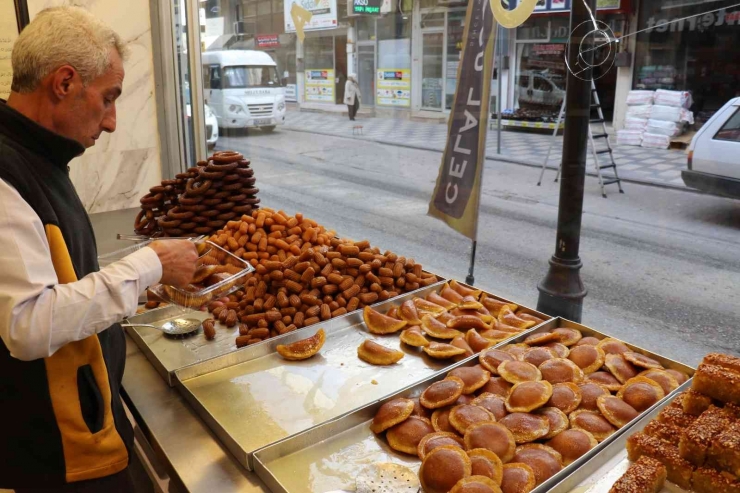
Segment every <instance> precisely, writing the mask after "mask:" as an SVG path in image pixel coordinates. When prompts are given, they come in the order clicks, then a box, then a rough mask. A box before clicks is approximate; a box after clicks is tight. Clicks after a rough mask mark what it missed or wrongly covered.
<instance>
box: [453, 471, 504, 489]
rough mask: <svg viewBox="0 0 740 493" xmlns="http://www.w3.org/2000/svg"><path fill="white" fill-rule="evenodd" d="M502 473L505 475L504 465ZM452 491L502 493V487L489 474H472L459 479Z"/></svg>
mask: <svg viewBox="0 0 740 493" xmlns="http://www.w3.org/2000/svg"><path fill="white" fill-rule="evenodd" d="M501 474H502V475H503V467H502V468H501ZM450 493H501V488H499V486H498V484H496V482H495V481H494V480H492V479H491V478H489V477H487V476H470V477H469V478H463V479H461V480H460V481H458V482H457V484H456V485H455V486H454V487H453V488H452V489H451V490H450Z"/></svg>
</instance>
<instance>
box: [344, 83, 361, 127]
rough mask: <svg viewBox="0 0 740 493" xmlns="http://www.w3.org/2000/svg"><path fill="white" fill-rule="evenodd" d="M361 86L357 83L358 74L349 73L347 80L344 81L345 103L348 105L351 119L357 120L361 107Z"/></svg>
mask: <svg viewBox="0 0 740 493" xmlns="http://www.w3.org/2000/svg"><path fill="white" fill-rule="evenodd" d="M361 99H362V97H361V94H360V86H359V84H357V74H349V76H347V82H345V83H344V104H346V105H347V111H348V112H349V119H350V120H351V121H355V115H357V111H358V110H359V109H360V100H361Z"/></svg>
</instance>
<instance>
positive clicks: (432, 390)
mask: <svg viewBox="0 0 740 493" xmlns="http://www.w3.org/2000/svg"><path fill="white" fill-rule="evenodd" d="M464 387H465V383H463V381H462V380H460V379H459V378H457V377H447V378H445V379H444V380H440V381H438V382H434V383H433V384H431V385H430V386H429V387H427V389H426V390H425V391H424V392H422V393H421V397H419V402H421V405H422V406H424V407H425V408H427V409H439V408H440V407H445V406H449V405H450V404H452V403H453V402H455V401H456V400H457V399H458V397H460V396H461V395H462V390H463V388H464Z"/></svg>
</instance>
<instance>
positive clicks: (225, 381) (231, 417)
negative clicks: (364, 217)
mask: <svg viewBox="0 0 740 493" xmlns="http://www.w3.org/2000/svg"><path fill="white" fill-rule="evenodd" d="M442 285H443V283H442V282H440V283H437V284H433V285H431V286H428V287H426V288H422V289H419V290H417V291H414V292H411V293H407V294H405V295H403V296H399V297H396V298H394V299H392V300H388V301H385V302H383V303H379V304H377V305H375V307H376V308H377V309H378V310H380V311H383V312H384V311H385V310H387V309H388V308H390V307H391V306H392V305H400V304H401V303H403V302H404V301H405V300H407V299H411V298H413V297H415V296H426V294H428V293H429V292H431V291H437V290H439V289H440V287H441V286H442ZM525 310H526V311H527V312H530V313H534V314H537V312H535V311H533V310H530V309H527V308H525ZM540 316H544V315H542V314H540ZM319 327H323V328H324V330H325V331H326V343H325V344H324V347H323V349H322V350H321V353H320V354H319V355H317V356H315V357H313V358H311V359H309V360H306V361H300V362H289V361H286V360H284V359H283V358H281V357H280V356H279V355H277V353H276V352H275V348H276V346H277V345H278V344H288V343H291V342H294V341H297V340H300V339H303V338H305V337H307V336H308V335H309V334H312V332H313V331H315V330H318V328H319ZM364 339H373V340H381V341H383V340H385V341H388V342H387V343H386V344H388V345H389V346H392V347H400V346H402V345H401V344H400V341H399V340H398V335H397V334H394V335H388V336H376V335H373V334H370V333H369V332H368V331H367V329H366V327H365V324H364V322H363V319H362V311H359V310H358V311H355V312H352V313H349V314H347V315H344V316H342V317H338V318H335V319H331V320H328V321H326V322H325V323H322V324H316V325H314V328H313V329H304V330H301V331H295V332H291V333H289V334H285V335H283V336H280V337H276V338H273V339H269V340H267V341H265V342H263V343H261V344H256V345H254V346H250V347H246V348H243V349H241V350H239V351H235V352H232V353H230V354H226V355H224V356H221V357H217V358H213V359H211V360H207V361H204V362H202V363H198V364H195V365H191V366H189V367H185V368H181V369H179V370H177V371H175V377H176V386H177V388H178V389H179V390H180V391H181V392H182V393H183V395H184V396H185V397H186V398H187V399H188V401H189V402H190V404H191V405H192V406H193V408H194V409H195V410H196V411H197V412H198V413H199V414H200V416H201V417H202V418H203V420H204V421H205V422H206V423H207V424H208V425H209V426H210V427H211V428H212V429H213V430H214V432H215V433H216V434H217V435H218V436H219V438H220V439H221V440H222V441H223V443H224V444H225V445H226V447H227V448H228V449H229V450H230V451H231V452H232V453H233V454H234V455H235V456H236V458H237V459H238V460H239V461H240V462H241V464H242V465H244V467H246V468H247V469H250V470H251V468H252V457H251V456H252V453H253V452H254V451H255V450H257V449H259V448H261V447H264V446H265V445H269V444H270V443H273V442H276V441H277V440H281V439H283V438H285V437H288V436H291V435H294V434H296V433H300V432H302V431H304V430H307V429H309V428H311V427H313V426H316V425H319V424H321V423H324V422H326V421H329V420H332V419H334V418H336V417H337V416H340V415H342V414H344V413H347V412H349V411H351V410H353V409H356V408H358V407H360V406H364V405H366V404H368V403H370V402H374V401H376V400H377V399H380V398H381V397H383V396H385V395H388V394H390V393H393V392H396V391H398V390H399V389H402V388H404V387H406V386H407V385H410V384H412V383H415V382H418V381H420V380H423V379H425V378H427V377H429V376H432V375H434V374H435V373H436V372H437V371H439V370H441V369H444V368H445V367H448V366H450V365H451V362H449V361H440V360H435V359H432V358H429V357H428V356H427V355H426V354H425V353H423V352H420V351H418V350H414V349H410V348H408V347H401V349H402V350H403V351H404V352H406V353H407V356H406V357H404V358H403V359H402V360H401V361H400V362H399V363H397V364H395V365H392V366H388V367H378V366H373V365H370V364H367V363H364V362H363V361H361V360H359V359H358V357H357V347H358V346H359V345H360V344H361V343H362V341H363V340H364Z"/></svg>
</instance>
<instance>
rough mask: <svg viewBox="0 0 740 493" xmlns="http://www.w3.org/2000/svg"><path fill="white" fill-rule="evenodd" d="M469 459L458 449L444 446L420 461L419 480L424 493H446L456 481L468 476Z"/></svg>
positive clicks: (469, 470) (469, 469)
mask: <svg viewBox="0 0 740 493" xmlns="http://www.w3.org/2000/svg"><path fill="white" fill-rule="evenodd" d="M471 471H472V465H471V462H470V457H468V454H466V453H465V451H463V450H460V448H458V447H455V446H451V445H445V446H442V447H437V448H436V449H434V450H432V451H431V452H430V453H429V454H428V455H427V456H426V457H425V458H424V460H423V461H422V463H421V467H420V468H419V480H420V481H421V485H422V487H423V488H424V491H425V492H426V493H448V492H449V491H450V490H451V489H452V488H453V487H454V486H455V485H456V484H457V482H458V481H460V480H461V479H463V478H467V477H469V476H470V474H471Z"/></svg>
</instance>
